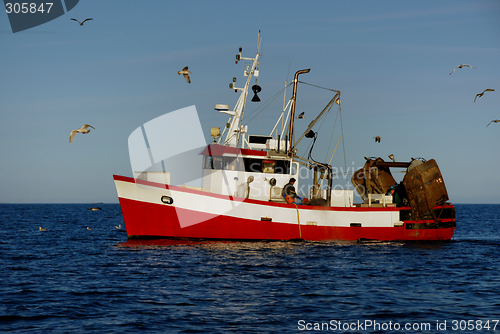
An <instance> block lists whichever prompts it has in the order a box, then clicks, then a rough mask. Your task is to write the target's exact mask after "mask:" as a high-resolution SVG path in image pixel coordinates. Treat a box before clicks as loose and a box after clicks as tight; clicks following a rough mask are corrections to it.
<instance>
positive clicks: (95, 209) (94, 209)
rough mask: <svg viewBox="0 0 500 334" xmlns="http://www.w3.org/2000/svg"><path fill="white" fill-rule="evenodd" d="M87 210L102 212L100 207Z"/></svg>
mask: <svg viewBox="0 0 500 334" xmlns="http://www.w3.org/2000/svg"><path fill="white" fill-rule="evenodd" d="M88 210H91V211H98V210H102V209H101V208H100V207H98V206H97V207H93V208H90V209H88Z"/></svg>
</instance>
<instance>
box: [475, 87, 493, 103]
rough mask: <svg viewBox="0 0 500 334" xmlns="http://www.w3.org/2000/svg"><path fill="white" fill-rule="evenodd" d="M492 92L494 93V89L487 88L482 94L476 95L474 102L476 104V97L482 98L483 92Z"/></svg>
mask: <svg viewBox="0 0 500 334" xmlns="http://www.w3.org/2000/svg"><path fill="white" fill-rule="evenodd" d="M493 91H495V90H494V89H492V88H488V89H485V90H483V92H482V93H479V94H476V97H475V98H474V102H476V99H477V98H478V97H481V96H483V95H484V92H493Z"/></svg>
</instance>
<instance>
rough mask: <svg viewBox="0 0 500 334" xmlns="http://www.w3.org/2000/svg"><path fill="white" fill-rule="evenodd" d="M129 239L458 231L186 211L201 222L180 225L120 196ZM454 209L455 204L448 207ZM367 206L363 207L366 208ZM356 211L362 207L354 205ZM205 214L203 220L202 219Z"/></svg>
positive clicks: (162, 209) (372, 236)
mask: <svg viewBox="0 0 500 334" xmlns="http://www.w3.org/2000/svg"><path fill="white" fill-rule="evenodd" d="M119 200H120V205H121V208H122V213H123V218H124V221H125V226H126V229H127V235H128V236H129V238H155V237H168V238H194V239H219V240H292V239H304V240H312V241H326V240H350V241H353V240H359V239H369V240H379V241H396V240H450V239H451V238H452V237H453V233H454V231H455V219H454V217H453V218H448V219H441V220H439V222H438V224H441V226H442V227H439V225H438V227H430V226H432V224H436V223H435V222H434V220H421V221H418V222H417V221H403V223H404V224H403V225H402V226H397V227H356V226H351V227H343V226H311V225H304V224H302V225H300V226H299V225H294V224H284V223H278V222H272V221H256V220H251V219H244V218H237V217H231V216H225V215H210V214H207V213H200V212H196V211H190V210H183V212H182V216H183V219H185V217H186V214H187V215H190V216H192V217H193V219H194V220H198V221H202V222H201V223H199V224H195V225H191V226H187V227H184V228H181V225H180V223H179V220H178V218H177V212H179V210H182V209H179V208H175V207H173V206H167V205H158V204H153V203H147V202H141V201H137V200H131V199H126V198H119ZM446 207H447V208H453V206H452V205H448V206H446ZM363 209H364V208H363ZM352 210H353V211H355V210H359V209H358V208H352ZM200 215H202V217H201V218H202V219H200Z"/></svg>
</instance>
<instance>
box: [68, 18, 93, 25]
mask: <svg viewBox="0 0 500 334" xmlns="http://www.w3.org/2000/svg"><path fill="white" fill-rule="evenodd" d="M72 20H73V21H76V22H78V23H80V26H83V24H84V23H85V21H90V20H92V19H85V20H83V22H80V21H78V20H77V19H72Z"/></svg>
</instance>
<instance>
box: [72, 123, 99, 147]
mask: <svg viewBox="0 0 500 334" xmlns="http://www.w3.org/2000/svg"><path fill="white" fill-rule="evenodd" d="M89 126H90V127H91V128H92V129H94V130H95V128H94V127H93V126H92V125H88V124H83V126H82V127H81V128H80V129H78V130H73V131H71V134H70V135H69V142H70V143H71V142H72V141H73V138H75V135H76V134H77V133H83V134H86V133H89V132H90V129H87V128H88V127H89Z"/></svg>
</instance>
